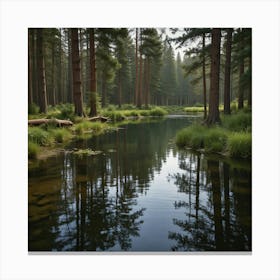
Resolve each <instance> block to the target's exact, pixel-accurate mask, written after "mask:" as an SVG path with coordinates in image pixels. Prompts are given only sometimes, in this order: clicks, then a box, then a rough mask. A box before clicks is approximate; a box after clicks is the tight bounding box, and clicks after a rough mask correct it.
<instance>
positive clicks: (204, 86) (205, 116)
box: [202, 33, 207, 120]
mask: <svg viewBox="0 0 280 280" xmlns="http://www.w3.org/2000/svg"><path fill="white" fill-rule="evenodd" d="M202 51H203V57H202V75H203V103H204V120H206V118H207V100H206V70H205V53H204V52H205V33H203V37H202Z"/></svg>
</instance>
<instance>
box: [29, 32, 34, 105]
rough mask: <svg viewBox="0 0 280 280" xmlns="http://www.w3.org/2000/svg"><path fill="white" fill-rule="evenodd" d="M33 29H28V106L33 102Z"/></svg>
mask: <svg viewBox="0 0 280 280" xmlns="http://www.w3.org/2000/svg"><path fill="white" fill-rule="evenodd" d="M31 32H32V30H31V29H28V106H30V105H31V104H32V103H33V87H32V71H33V69H32V51H31V50H32V48H31V45H32V44H31V42H32V37H31Z"/></svg>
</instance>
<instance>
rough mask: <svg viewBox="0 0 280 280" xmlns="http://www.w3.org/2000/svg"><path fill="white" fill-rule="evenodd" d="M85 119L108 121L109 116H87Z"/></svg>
mask: <svg viewBox="0 0 280 280" xmlns="http://www.w3.org/2000/svg"><path fill="white" fill-rule="evenodd" d="M87 120H88V121H90V122H98V121H100V122H108V121H109V118H106V117H102V116H96V117H91V118H88V119H87Z"/></svg>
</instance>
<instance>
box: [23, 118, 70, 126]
mask: <svg viewBox="0 0 280 280" xmlns="http://www.w3.org/2000/svg"><path fill="white" fill-rule="evenodd" d="M41 124H53V125H56V126H59V127H61V126H71V125H73V123H72V122H71V121H69V120H59V119H34V120H28V125H31V126H36V125H41Z"/></svg>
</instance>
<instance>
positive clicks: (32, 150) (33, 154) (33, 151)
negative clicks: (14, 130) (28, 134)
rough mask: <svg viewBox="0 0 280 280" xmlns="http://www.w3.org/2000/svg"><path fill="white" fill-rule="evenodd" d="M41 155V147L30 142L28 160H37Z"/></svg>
mask: <svg viewBox="0 0 280 280" xmlns="http://www.w3.org/2000/svg"><path fill="white" fill-rule="evenodd" d="M38 153H39V145H38V144H36V143H33V142H31V141H28V158H29V159H36V158H37V155H38Z"/></svg>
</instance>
